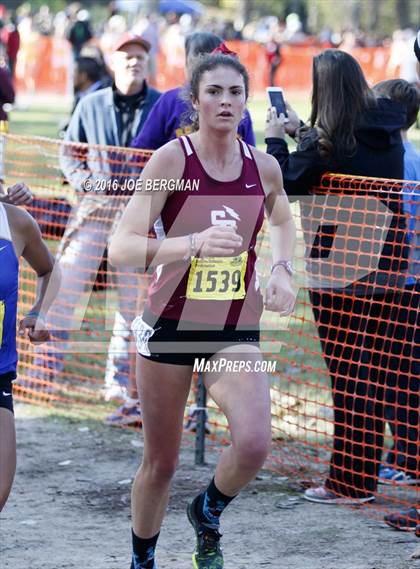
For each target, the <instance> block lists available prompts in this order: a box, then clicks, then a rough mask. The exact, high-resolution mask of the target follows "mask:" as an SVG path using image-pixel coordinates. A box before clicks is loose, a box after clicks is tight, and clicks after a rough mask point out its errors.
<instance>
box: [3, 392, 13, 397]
mask: <svg viewBox="0 0 420 569" xmlns="http://www.w3.org/2000/svg"><path fill="white" fill-rule="evenodd" d="M3 395H4V397H7V396H8V395H12V394H11V393H6V392H5V391H3Z"/></svg>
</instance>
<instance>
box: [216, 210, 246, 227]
mask: <svg viewBox="0 0 420 569" xmlns="http://www.w3.org/2000/svg"><path fill="white" fill-rule="evenodd" d="M222 207H223V208H224V209H213V210H212V212H211V224H212V225H223V226H224V227H233V226H235V225H236V222H237V221H241V218H240V217H239V215H238V214H237V213H236V211H235V210H234V209H232V208H231V207H228V206H227V205H224V206H222Z"/></svg>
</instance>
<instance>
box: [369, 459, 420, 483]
mask: <svg viewBox="0 0 420 569" xmlns="http://www.w3.org/2000/svg"><path fill="white" fill-rule="evenodd" d="M378 482H379V484H398V485H401V486H409V485H415V484H419V483H420V480H418V479H417V478H415V477H414V476H411V475H410V474H408V473H407V472H404V471H403V470H397V469H396V468H392V466H386V465H384V464H381V466H380V467H379V475H378Z"/></svg>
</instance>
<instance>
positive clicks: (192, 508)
mask: <svg viewBox="0 0 420 569" xmlns="http://www.w3.org/2000/svg"><path fill="white" fill-rule="evenodd" d="M198 499H199V496H197V497H196V498H194V500H193V501H192V502H191V504H189V505H188V506H187V515H188V519H189V521H190V524H191V525H192V527H193V528H194V531H195V536H196V538H197V544H196V547H195V551H194V553H193V556H192V562H193V567H194V569H223V554H222V550H221V548H220V543H219V542H220V538H221V537H222V535H221V534H220V533H219V527H218V525H216V524H206V523H202V522H200V521H199V520H198V518H197V514H196V506H197V501H198Z"/></svg>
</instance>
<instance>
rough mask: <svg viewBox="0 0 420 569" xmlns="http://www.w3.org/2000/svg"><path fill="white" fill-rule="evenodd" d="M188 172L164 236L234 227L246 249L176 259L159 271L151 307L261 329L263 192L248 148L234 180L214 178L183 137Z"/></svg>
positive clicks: (162, 313)
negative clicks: (258, 267) (258, 266)
mask: <svg viewBox="0 0 420 569" xmlns="http://www.w3.org/2000/svg"><path fill="white" fill-rule="evenodd" d="M179 141H180V144H181V145H182V148H183V151H184V154H185V169H184V173H183V175H182V178H181V183H180V184H179V187H180V188H182V187H184V188H185V189H184V190H182V189H178V190H176V191H173V192H172V193H171V195H170V196H169V197H168V199H167V201H166V204H165V206H164V208H163V210H162V213H161V218H162V224H163V229H164V232H165V235H166V237H169V238H170V237H179V236H182V235H188V234H190V233H199V232H201V231H204V230H205V229H207V228H209V227H210V226H212V225H221V226H233V225H236V227H237V229H236V230H237V233H238V234H239V235H241V237H242V240H243V241H242V246H241V248H240V249H238V251H236V252H235V255H234V256H233V257H205V258H203V259H201V258H195V257H193V258H192V259H191V261H189V260H188V261H177V262H174V263H169V264H167V265H161V266H159V267H157V268H156V270H155V273H154V275H153V280H152V283H151V285H150V288H149V300H148V309H149V310H150V311H151V312H152V313H153V314H154V315H155V316H157V317H163V318H169V319H173V320H178V321H184V322H197V323H207V324H216V325H221V326H224V325H225V324H229V325H235V326H241V327H242V326H257V325H258V322H259V320H260V317H261V313H262V309H263V301H262V296H261V292H260V288H259V283H258V277H257V275H256V272H255V261H256V253H255V245H256V238H257V234H258V232H259V231H260V229H261V226H262V223H263V220H264V199H265V194H264V190H263V187H262V183H261V179H260V175H259V172H258V168H257V165H256V163H255V160H254V158H253V156H252V152H251V150H250V148H249V147H248V145H247V144H246V143H244V142H243V141H239V140H238V142H237V144H239V145H240V149H241V155H242V161H243V165H242V171H241V174H240V176H239V178H237V179H236V180H232V181H229V182H222V181H219V180H215V179H214V178H212V177H211V176H209V175H208V174H207V172H206V171H205V170H204V168H203V166H202V164H201V162H200V160H199V159H198V156H197V154H196V152H195V150H194V147H193V145H192V143H191V140H190V138H189V137H186V136H183V137H181V138H180V139H179Z"/></svg>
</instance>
